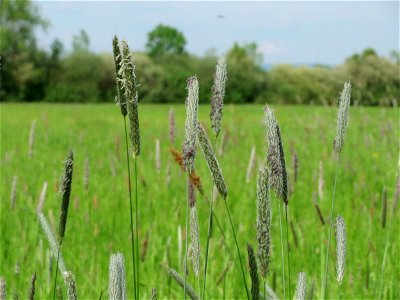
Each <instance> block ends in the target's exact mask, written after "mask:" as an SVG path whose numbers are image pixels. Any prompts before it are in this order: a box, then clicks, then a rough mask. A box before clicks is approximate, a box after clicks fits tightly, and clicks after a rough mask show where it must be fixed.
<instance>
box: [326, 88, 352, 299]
mask: <svg viewBox="0 0 400 300" xmlns="http://www.w3.org/2000/svg"><path fill="white" fill-rule="evenodd" d="M350 94H351V85H350V83H349V82H346V83H345V84H344V87H343V91H342V92H341V94H340V97H339V108H338V115H337V129H336V138H335V140H334V143H333V148H334V150H335V151H336V153H337V154H338V161H337V165H336V173H335V181H334V186H333V194H332V202H331V211H330V217H329V236H328V245H327V247H326V260H325V278H324V298H326V297H327V283H328V267H329V264H328V263H329V248H330V242H331V235H332V227H333V213H334V208H335V196H336V185H337V178H338V174H339V166H340V158H341V154H342V149H343V144H344V139H345V136H346V131H347V123H348V119H349V109H350Z"/></svg>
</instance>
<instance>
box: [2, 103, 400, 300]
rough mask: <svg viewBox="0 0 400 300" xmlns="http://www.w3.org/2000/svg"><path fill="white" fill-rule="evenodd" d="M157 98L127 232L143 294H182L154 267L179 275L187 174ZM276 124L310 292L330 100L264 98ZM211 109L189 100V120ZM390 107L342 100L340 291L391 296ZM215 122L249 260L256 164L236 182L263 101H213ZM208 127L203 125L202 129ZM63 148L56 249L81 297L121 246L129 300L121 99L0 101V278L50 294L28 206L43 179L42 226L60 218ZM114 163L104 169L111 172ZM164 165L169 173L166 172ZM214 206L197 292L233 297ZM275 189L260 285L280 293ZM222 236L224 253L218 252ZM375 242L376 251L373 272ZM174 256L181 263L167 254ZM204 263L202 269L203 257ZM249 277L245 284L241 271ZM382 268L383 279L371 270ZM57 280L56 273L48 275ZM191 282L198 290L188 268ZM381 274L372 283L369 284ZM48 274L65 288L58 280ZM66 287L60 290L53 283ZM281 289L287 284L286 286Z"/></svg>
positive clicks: (236, 278) (236, 290) (298, 256)
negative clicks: (343, 255)
mask: <svg viewBox="0 0 400 300" xmlns="http://www.w3.org/2000/svg"><path fill="white" fill-rule="evenodd" d="M169 108H170V107H169V106H161V105H151V106H150V105H141V106H139V110H140V111H139V113H140V125H141V138H142V153H141V155H140V157H139V160H138V168H139V169H138V170H139V186H138V191H139V219H140V220H139V223H140V226H139V236H140V240H141V243H142V242H143V240H144V239H145V238H146V236H147V237H148V248H147V253H146V255H145V258H144V262H143V263H141V264H140V270H141V275H140V284H141V288H140V289H141V297H143V298H149V297H150V293H151V289H152V288H153V287H155V288H157V293H158V296H159V298H169V299H171V298H183V290H182V289H181V288H180V287H179V286H178V285H177V284H176V283H175V282H174V281H171V279H169V278H168V275H167V273H166V271H165V270H164V267H163V266H164V265H165V264H164V263H163V262H164V261H168V262H169V265H170V266H171V267H173V268H175V269H176V270H178V271H179V272H180V273H181V274H183V270H182V269H183V268H182V261H183V255H184V241H185V240H184V239H185V234H184V233H185V209H186V202H185V201H186V179H185V174H183V173H182V172H181V171H180V169H179V167H178V166H177V165H176V163H175V162H173V161H172V160H171V155H170V153H169V147H170V146H171V145H170V142H169V128H168V110H169ZM273 108H274V109H275V113H276V116H277V119H278V121H279V124H280V127H281V131H282V138H283V142H284V149H285V154H286V164H287V167H288V170H289V179H290V186H291V189H292V194H291V196H290V199H289V214H290V215H289V218H290V220H291V222H292V223H293V228H292V229H293V230H291V231H289V239H290V245H291V273H292V278H291V286H292V291H294V289H295V285H296V278H297V274H298V273H299V272H300V271H304V272H305V273H306V274H307V280H308V284H309V287H310V286H311V284H312V282H313V286H314V298H321V297H322V294H321V293H322V284H323V276H324V268H325V266H324V261H325V251H326V244H327V235H328V226H327V225H325V226H323V225H322V224H321V222H320V221H319V218H318V215H317V214H316V210H315V207H314V204H313V201H312V200H313V194H314V193H316V192H317V189H318V177H319V164H320V161H322V164H323V174H324V181H325V186H324V190H323V197H322V199H319V200H318V201H319V205H320V207H321V210H322V213H323V215H324V217H325V220H326V221H328V217H329V210H330V204H331V197H332V190H333V179H334V175H335V169H336V156H335V153H334V151H333V149H332V142H333V139H334V136H335V130H336V109H335V108H328V107H305V106H296V107H294V106H273ZM208 113H209V106H201V107H200V116H199V118H200V120H201V121H202V122H204V123H205V124H206V127H207V128H208V130H209V132H210V129H211V127H210V121H209V118H208ZM175 116H176V141H175V144H174V145H173V146H175V147H176V148H179V149H180V148H181V145H182V142H183V137H184V120H185V108H184V106H183V105H182V106H175ZM33 120H36V130H35V140H34V146H33V156H32V158H29V157H28V148H29V147H28V140H29V132H30V127H31V123H32V121H33ZM398 122H399V114H398V111H397V110H395V109H393V108H362V107H356V108H351V111H350V122H349V127H348V132H347V133H348V134H347V136H346V140H345V144H344V149H343V153H342V164H341V169H340V171H339V178H338V186H337V198H336V204H335V213H334V216H336V215H338V214H340V215H342V216H343V217H344V219H345V221H346V227H347V262H346V271H345V277H344V283H343V285H342V286H341V297H342V298H343V299H346V298H347V299H348V298H353V299H361V298H363V299H366V298H375V299H378V298H379V295H380V294H381V295H380V298H385V299H398V298H399V297H400V290H399V287H400V270H399V267H400V266H399V254H400V252H399V209H398V208H397V210H395V211H394V210H393V202H394V197H395V191H396V181H397V176H398V168H399V167H398V160H399V148H398V141H399V140H398V138H399V123H398ZM222 128H223V131H225V132H226V133H227V140H226V144H225V149H224V154H223V156H222V157H219V161H220V165H221V167H222V170H223V173H224V177H225V180H226V185H227V187H228V197H227V201H229V202H230V207H231V212H232V216H233V221H234V223H235V226H236V231H237V233H238V240H239V243H240V246H241V251H242V255H243V258H244V259H245V260H246V266H247V265H248V264H247V252H246V243H250V244H252V245H253V247H255V248H256V247H257V243H256V238H255V216H256V173H257V170H256V169H257V167H256V168H255V169H254V170H253V173H252V177H251V181H250V183H246V169H247V165H248V162H249V156H250V152H251V149H252V146H253V145H254V146H255V147H256V154H257V158H258V159H260V160H261V159H264V157H265V150H266V141H265V131H266V129H265V125H264V114H263V107H262V106H256V105H254V106H231V105H226V106H225V107H224V118H223V127H222ZM210 133H211V132H210ZM156 139H159V140H160V145H161V170H160V172H159V173H158V172H157V170H156V167H155V141H156ZM70 147H71V148H72V149H73V150H74V153H75V163H74V174H73V183H72V195H71V201H72V202H71V206H70V211H69V215H68V222H67V228H66V236H65V240H64V242H63V246H62V252H63V255H64V259H65V262H66V265H67V267H68V268H69V269H70V270H71V271H72V272H73V274H74V275H75V278H76V282H77V288H78V296H79V297H80V298H82V299H98V298H99V296H100V293H101V292H102V291H103V292H104V293H103V298H108V292H107V286H108V264H109V259H110V255H111V253H114V252H117V251H120V252H122V253H123V254H124V257H125V266H126V272H127V279H128V282H127V287H128V296H129V298H133V283H132V278H133V274H132V260H131V254H130V253H131V252H130V219H129V201H128V197H127V196H128V194H127V175H126V160H125V152H124V151H125V140H124V128H123V120H122V117H121V114H120V112H119V108H118V107H117V106H113V105H48V104H35V105H27V104H2V105H1V204H0V205H1V206H0V208H1V250H0V254H1V256H0V257H1V262H0V263H1V264H0V276H3V277H4V278H5V279H6V283H7V293H8V296H9V297H11V296H12V295H13V293H14V292H17V293H18V295H19V297H20V298H26V297H27V295H28V289H29V282H30V278H31V276H32V274H33V273H34V271H36V272H37V281H36V291H37V293H36V295H37V298H38V299H40V298H51V295H52V287H53V278H54V271H55V261H54V259H53V261H52V262H51V261H50V260H49V244H48V242H47V240H46V237H45V235H44V234H43V231H42V230H41V228H40V226H39V225H38V221H37V217H36V213H35V211H36V206H37V202H38V198H39V194H40V191H41V189H42V185H43V183H44V182H45V181H47V182H48V189H47V197H46V202H45V205H44V209H43V212H44V214H45V216H46V217H47V218H48V219H49V220H50V223H51V225H52V226H53V229H54V230H55V231H56V226H57V223H58V218H59V209H60V197H59V196H58V193H57V189H58V184H59V181H60V177H61V175H62V171H63V161H64V159H65V157H66V154H67V150H68V148H70ZM294 152H296V153H297V155H298V161H299V169H298V181H297V182H296V183H294V180H293V167H292V163H291V162H292V157H293V153H294ZM197 153H198V154H197V158H196V169H197V172H198V174H199V175H200V177H201V180H202V182H203V185H204V189H205V191H206V193H207V194H210V193H211V189H212V180H211V177H210V174H209V171H208V168H207V165H206V161H205V159H204V157H203V154H202V153H201V151H200V150H199V151H198V152H197ZM86 158H88V159H89V169H90V176H89V186H88V190H85V188H84V185H83V176H84V161H85V159H86ZM112 162H113V164H114V165H115V174H113V172H112V167H111V165H112ZM169 162H171V180H170V183H169V185H168V186H167V183H166V176H167V175H166V174H167V172H166V169H167V165H168V163H169ZM15 175H16V176H17V178H18V179H17V190H16V202H15V207H14V209H11V204H10V195H11V189H12V182H13V177H14V176H15ZM384 188H386V189H387V197H388V198H387V199H388V213H387V223H386V228H385V229H382V225H381V215H382V191H383V189H384ZM222 201H223V200H222V199H217V200H216V203H215V206H214V208H215V211H216V215H217V217H218V219H219V221H220V222H221V225H222V227H223V228H224V232H225V235H226V241H225V242H226V246H224V244H223V241H222V239H221V234H220V232H219V231H218V229H217V228H216V227H215V228H214V231H213V235H212V240H211V248H210V260H209V272H208V274H209V275H208V278H207V295H208V298H222V297H223V295H224V293H225V297H226V298H245V290H244V288H243V284H242V278H241V273H240V267H239V263H238V260H237V258H236V251H235V245H234V240H233V236H232V234H231V231H230V227H229V223H228V218H227V215H226V212H225V209H224V205H223V203H222ZM277 201H278V200H277V199H276V198H275V197H274V198H273V206H272V245H273V246H272V255H271V263H270V268H271V271H270V273H269V276H268V283H269V285H270V286H271V287H273V288H274V290H275V291H276V293H277V294H278V296H280V297H283V289H282V279H281V276H282V273H281V257H280V251H281V248H280V238H279V218H278V205H277ZM197 210H198V214H199V226H200V247H201V249H200V250H201V263H202V264H203V263H204V252H205V242H206V235H207V221H208V220H207V218H208V210H209V208H208V205H207V204H206V203H205V200H204V199H202V198H201V197H200V195H198V197H197ZM179 226H180V227H181V229H182V239H183V247H182V248H183V249H182V251H181V252H180V251H179V245H178V227H179ZM226 247H229V249H230V251H231V252H232V254H233V256H231V257H230V256H229V255H228V253H229V252H228V251H227V249H226ZM385 247H387V254H386V259H385V263H384V270H383V274H382V261H383V257H384V252H385ZM335 257H336V256H335V242H334V238H333V239H332V243H331V254H330V258H331V259H330V267H329V270H330V272H329V280H328V283H329V290H328V291H329V296H330V297H332V298H337V297H338V293H339V292H338V286H337V283H336V272H335ZM179 258H180V260H179ZM229 261H232V262H233V265H232V268H231V269H230V270H229V271H228V273H227V277H226V282H225V285H224V282H222V283H221V284H219V285H217V279H218V277H219V276H220V274H221V272H222V271H223V269H224V268H225V267H226V265H227V264H228V263H229ZM202 267H203V266H202ZM246 271H247V282H248V285H250V274H249V272H248V269H247V268H246ZM381 276H382V278H381ZM59 278H60V277H59ZM188 278H189V281H190V282H191V283H192V284H193V286H194V287H195V288H196V290H197V289H198V285H197V280H195V279H194V277H193V272H192V266H191V264H190V266H189V277H188ZM381 282H382V285H381V284H380V283H381ZM58 284H59V285H60V286H62V287H63V289H64V285H63V283H62V280H61V278H60V280H59V281H58ZM64 293H65V289H64ZM290 298H292V295H291V296H290Z"/></svg>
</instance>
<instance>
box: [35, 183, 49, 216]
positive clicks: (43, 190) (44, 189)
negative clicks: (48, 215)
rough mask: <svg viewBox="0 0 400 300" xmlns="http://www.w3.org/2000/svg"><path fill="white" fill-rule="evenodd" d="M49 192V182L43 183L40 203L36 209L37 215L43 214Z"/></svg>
mask: <svg viewBox="0 0 400 300" xmlns="http://www.w3.org/2000/svg"><path fill="white" fill-rule="evenodd" d="M46 192H47V181H45V182H44V183H43V187H42V191H41V192H40V197H39V202H38V205H37V208H36V213H41V212H42V211H43V206H44V201H45V199H46Z"/></svg>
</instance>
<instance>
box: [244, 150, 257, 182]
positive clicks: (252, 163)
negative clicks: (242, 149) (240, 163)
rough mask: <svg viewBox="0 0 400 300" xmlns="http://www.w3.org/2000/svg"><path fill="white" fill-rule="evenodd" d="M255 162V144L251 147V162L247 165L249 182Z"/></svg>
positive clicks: (247, 180) (247, 179)
mask: <svg viewBox="0 0 400 300" xmlns="http://www.w3.org/2000/svg"><path fill="white" fill-rule="evenodd" d="M255 162H256V146H253V147H252V148H251V153H250V159H249V164H248V166H247V172H246V182H247V183H249V182H250V179H251V173H252V172H253V169H254V164H255Z"/></svg>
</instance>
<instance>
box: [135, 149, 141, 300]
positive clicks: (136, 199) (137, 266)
mask: <svg viewBox="0 0 400 300" xmlns="http://www.w3.org/2000/svg"><path fill="white" fill-rule="evenodd" d="M137 187H138V175H137V157H136V156H135V219H136V220H135V222H136V268H137V285H136V288H137V298H138V299H139V295H140V294H139V288H140V280H139V273H140V272H139V223H138V214H139V213H138V210H139V206H138V189H137Z"/></svg>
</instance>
